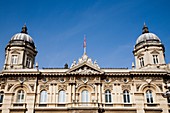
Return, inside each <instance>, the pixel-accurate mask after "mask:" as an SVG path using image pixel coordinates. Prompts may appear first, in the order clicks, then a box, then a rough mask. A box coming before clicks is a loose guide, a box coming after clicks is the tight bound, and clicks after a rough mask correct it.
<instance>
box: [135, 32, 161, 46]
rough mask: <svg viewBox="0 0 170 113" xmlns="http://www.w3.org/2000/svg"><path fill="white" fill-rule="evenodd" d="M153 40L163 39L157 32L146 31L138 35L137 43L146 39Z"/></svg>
mask: <svg viewBox="0 0 170 113" xmlns="http://www.w3.org/2000/svg"><path fill="white" fill-rule="evenodd" d="M152 40H153V41H159V42H161V40H160V39H159V38H158V36H156V35H155V34H153V33H145V34H142V35H140V36H139V37H138V39H137V40H136V44H139V43H140V42H146V41H152Z"/></svg>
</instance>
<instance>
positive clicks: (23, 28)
mask: <svg viewBox="0 0 170 113" xmlns="http://www.w3.org/2000/svg"><path fill="white" fill-rule="evenodd" d="M21 33H25V34H28V32H27V26H26V24H24V26H23V27H22V31H21Z"/></svg>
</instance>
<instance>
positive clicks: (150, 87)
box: [139, 83, 161, 92]
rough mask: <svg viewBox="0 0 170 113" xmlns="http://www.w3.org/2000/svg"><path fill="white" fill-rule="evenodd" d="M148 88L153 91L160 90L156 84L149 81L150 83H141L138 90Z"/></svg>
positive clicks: (142, 90) (143, 90)
mask: <svg viewBox="0 0 170 113" xmlns="http://www.w3.org/2000/svg"><path fill="white" fill-rule="evenodd" d="M148 89H151V90H153V91H155V92H161V90H160V88H159V87H158V86H157V85H155V84H153V83H151V84H146V83H144V84H142V85H141V86H140V88H139V91H141V92H146V90H148Z"/></svg>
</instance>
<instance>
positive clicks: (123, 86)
mask: <svg viewBox="0 0 170 113" xmlns="http://www.w3.org/2000/svg"><path fill="white" fill-rule="evenodd" d="M125 89H127V90H131V87H130V85H122V90H125Z"/></svg>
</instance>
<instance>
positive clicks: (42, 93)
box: [40, 90, 48, 104]
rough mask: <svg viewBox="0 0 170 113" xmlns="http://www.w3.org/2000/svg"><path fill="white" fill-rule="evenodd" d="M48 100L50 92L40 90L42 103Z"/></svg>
mask: <svg viewBox="0 0 170 113" xmlns="http://www.w3.org/2000/svg"><path fill="white" fill-rule="evenodd" d="M47 102H48V93H47V91H46V90H42V91H41V92H40V104H43V103H47Z"/></svg>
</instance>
